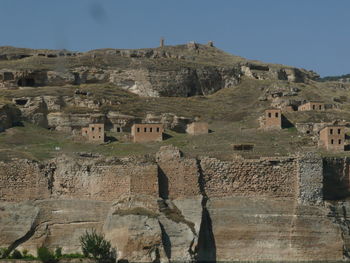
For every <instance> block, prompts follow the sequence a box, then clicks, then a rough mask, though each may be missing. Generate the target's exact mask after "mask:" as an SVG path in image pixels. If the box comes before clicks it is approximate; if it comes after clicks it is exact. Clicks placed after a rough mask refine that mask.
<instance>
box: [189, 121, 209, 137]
mask: <svg viewBox="0 0 350 263" xmlns="http://www.w3.org/2000/svg"><path fill="white" fill-rule="evenodd" d="M186 132H187V133H188V134H191V135H200V134H207V133H208V132H209V128H208V123H207V122H192V123H190V124H187V128H186Z"/></svg>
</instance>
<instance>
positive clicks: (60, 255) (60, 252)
mask: <svg viewBox="0 0 350 263" xmlns="http://www.w3.org/2000/svg"><path fill="white" fill-rule="evenodd" d="M55 257H56V258H57V259H59V258H61V257H62V248H61V247H58V248H56V249H55Z"/></svg>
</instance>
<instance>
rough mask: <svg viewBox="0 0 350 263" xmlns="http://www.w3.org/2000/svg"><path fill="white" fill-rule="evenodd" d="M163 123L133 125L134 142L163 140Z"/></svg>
mask: <svg viewBox="0 0 350 263" xmlns="http://www.w3.org/2000/svg"><path fill="white" fill-rule="evenodd" d="M163 132H164V128H163V124H161V123H140V124H134V125H133V126H132V127H131V136H132V138H133V142H159V141H162V140H163Z"/></svg>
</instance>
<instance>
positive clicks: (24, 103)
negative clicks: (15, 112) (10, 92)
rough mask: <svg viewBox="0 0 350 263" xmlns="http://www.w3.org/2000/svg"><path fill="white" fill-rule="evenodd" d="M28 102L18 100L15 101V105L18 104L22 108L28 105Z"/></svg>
mask: <svg viewBox="0 0 350 263" xmlns="http://www.w3.org/2000/svg"><path fill="white" fill-rule="evenodd" d="M27 102H28V100H27V99H16V100H15V103H16V104H17V105H20V106H23V105H26V104H27Z"/></svg>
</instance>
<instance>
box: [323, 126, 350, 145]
mask: <svg viewBox="0 0 350 263" xmlns="http://www.w3.org/2000/svg"><path fill="white" fill-rule="evenodd" d="M344 144H345V128H344V126H336V125H334V126H327V127H324V128H323V129H322V130H320V139H319V146H321V147H323V148H325V149H327V150H335V151H344Z"/></svg>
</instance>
